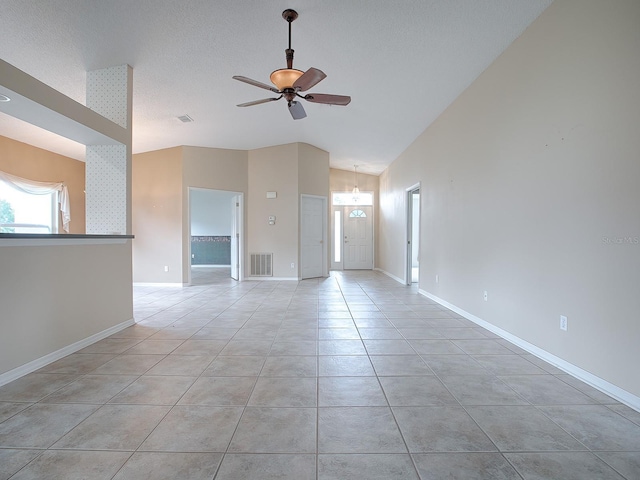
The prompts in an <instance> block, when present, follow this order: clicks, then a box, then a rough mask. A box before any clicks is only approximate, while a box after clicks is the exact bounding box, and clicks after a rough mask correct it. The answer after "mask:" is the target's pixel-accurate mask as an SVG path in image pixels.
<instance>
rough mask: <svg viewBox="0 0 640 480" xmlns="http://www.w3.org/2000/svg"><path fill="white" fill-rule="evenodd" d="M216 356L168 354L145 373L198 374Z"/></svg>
mask: <svg viewBox="0 0 640 480" xmlns="http://www.w3.org/2000/svg"><path fill="white" fill-rule="evenodd" d="M214 358H215V357H214V356H210V355H167V356H166V357H164V358H163V359H162V360H160V361H159V362H158V363H156V364H155V365H154V366H153V367H152V368H151V369H150V370H147V372H146V373H145V375H184V376H198V375H201V374H202V372H204V370H205V369H206V368H207V367H208V366H209V364H210V363H211V362H212V361H213V359H214Z"/></svg>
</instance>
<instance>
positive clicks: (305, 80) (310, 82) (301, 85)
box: [293, 67, 327, 92]
mask: <svg viewBox="0 0 640 480" xmlns="http://www.w3.org/2000/svg"><path fill="white" fill-rule="evenodd" d="M325 78H327V76H326V75H325V73H324V72H323V71H322V70H318V69H317V68H313V67H311V68H310V69H309V70H307V71H306V72H304V73H303V74H302V76H300V78H298V80H296V81H295V82H293V88H295V89H296V90H298V91H300V92H306V91H307V90H309V89H310V88H311V87H313V86H314V85H317V84H318V83H320V82H321V81H322V80H324V79H325Z"/></svg>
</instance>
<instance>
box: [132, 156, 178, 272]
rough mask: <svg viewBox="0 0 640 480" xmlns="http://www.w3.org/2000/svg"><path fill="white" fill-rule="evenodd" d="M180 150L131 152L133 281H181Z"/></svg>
mask: <svg viewBox="0 0 640 480" xmlns="http://www.w3.org/2000/svg"><path fill="white" fill-rule="evenodd" d="M182 150H183V149H182V147H176V148H169V149H166V150H158V151H155V152H149V153H141V154H137V155H134V156H133V165H132V179H131V183H132V223H133V235H135V239H134V240H133V281H134V282H138V283H182V281H183V280H182V242H183V238H182V208H183V207H182V201H183V200H182V165H183V160H182ZM165 266H167V267H169V271H168V272H165V271H164V267H165Z"/></svg>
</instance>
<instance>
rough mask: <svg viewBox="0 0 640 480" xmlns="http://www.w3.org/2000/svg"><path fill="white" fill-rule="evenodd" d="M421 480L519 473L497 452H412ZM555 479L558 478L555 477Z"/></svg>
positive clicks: (513, 478) (509, 477)
mask: <svg viewBox="0 0 640 480" xmlns="http://www.w3.org/2000/svg"><path fill="white" fill-rule="evenodd" d="M413 459H414V460H415V462H416V467H417V468H418V472H420V478H421V479H422V480H441V479H443V478H452V479H453V478H459V479H464V480H520V478H521V477H520V475H518V473H517V472H516V470H515V469H514V468H513V467H512V466H511V465H510V464H509V462H508V461H507V460H506V459H505V458H504V456H502V454H500V453H428V454H414V455H413ZM558 478H559V477H558Z"/></svg>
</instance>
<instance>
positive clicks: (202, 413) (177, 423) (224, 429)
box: [140, 405, 242, 453]
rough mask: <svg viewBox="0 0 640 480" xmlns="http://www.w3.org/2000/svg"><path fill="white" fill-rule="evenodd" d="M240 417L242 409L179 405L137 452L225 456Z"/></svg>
mask: <svg viewBox="0 0 640 480" xmlns="http://www.w3.org/2000/svg"><path fill="white" fill-rule="evenodd" d="M240 415H242V408H241V407H207V406H201V405H185V406H182V405H178V406H176V407H174V408H172V409H171V411H170V412H169V413H168V414H167V416H166V417H165V418H163V419H162V421H161V422H160V424H159V425H158V426H157V427H156V428H155V429H154V431H153V432H152V433H151V435H149V438H147V439H146V440H145V442H144V443H143V444H142V446H141V447H140V450H142V451H170V452H222V453H224V452H225V451H226V450H227V447H228V446H229V441H230V440H231V436H232V435H233V433H234V431H235V429H236V426H237V425H238V421H239V420H240Z"/></svg>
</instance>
